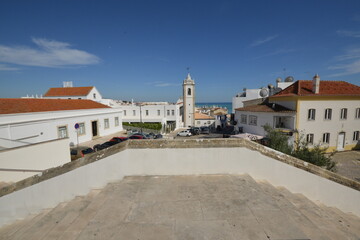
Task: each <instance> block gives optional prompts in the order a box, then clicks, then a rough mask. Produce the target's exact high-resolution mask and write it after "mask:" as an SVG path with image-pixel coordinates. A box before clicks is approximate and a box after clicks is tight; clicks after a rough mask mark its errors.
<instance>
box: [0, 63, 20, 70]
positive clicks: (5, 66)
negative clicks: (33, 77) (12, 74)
mask: <svg viewBox="0 0 360 240" xmlns="http://www.w3.org/2000/svg"><path fill="white" fill-rule="evenodd" d="M17 70H20V69H19V68H15V67H10V66H8V65H6V64H0V71H17Z"/></svg>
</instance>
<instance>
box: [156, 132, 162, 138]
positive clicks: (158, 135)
mask: <svg viewBox="0 0 360 240" xmlns="http://www.w3.org/2000/svg"><path fill="white" fill-rule="evenodd" d="M160 138H163V135H161V134H160V133H159V134H156V135H155V136H154V139H160Z"/></svg>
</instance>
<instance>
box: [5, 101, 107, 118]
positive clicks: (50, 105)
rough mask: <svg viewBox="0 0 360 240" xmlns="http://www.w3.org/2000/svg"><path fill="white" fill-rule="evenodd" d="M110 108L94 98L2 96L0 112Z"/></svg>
mask: <svg viewBox="0 0 360 240" xmlns="http://www.w3.org/2000/svg"><path fill="white" fill-rule="evenodd" d="M94 108H110V107H108V106H106V105H103V104H101V103H97V102H94V101H92V100H78V99H43V98H0V114H14V113H30V112H49V111H66V110H80V109H94Z"/></svg>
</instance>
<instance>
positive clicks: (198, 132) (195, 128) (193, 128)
mask: <svg viewBox="0 0 360 240" xmlns="http://www.w3.org/2000/svg"><path fill="white" fill-rule="evenodd" d="M190 132H191V134H192V135H199V134H200V128H198V127H192V128H190Z"/></svg>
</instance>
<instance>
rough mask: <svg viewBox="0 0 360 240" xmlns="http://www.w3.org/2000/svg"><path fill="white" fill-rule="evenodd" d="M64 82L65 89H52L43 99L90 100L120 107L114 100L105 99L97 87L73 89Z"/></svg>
mask: <svg viewBox="0 0 360 240" xmlns="http://www.w3.org/2000/svg"><path fill="white" fill-rule="evenodd" d="M66 83H68V82H64V86H63V87H59V88H50V89H49V90H48V91H47V92H46V93H45V94H44V96H43V97H42V98H47V99H88V100H92V101H95V102H98V103H101V104H104V105H106V106H109V107H113V108H117V107H120V105H119V104H118V103H117V102H116V101H114V100H113V99H106V98H103V97H102V95H101V94H100V92H99V91H98V90H97V89H96V87H93V86H90V87H73V86H72V84H70V85H67V84H66Z"/></svg>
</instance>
